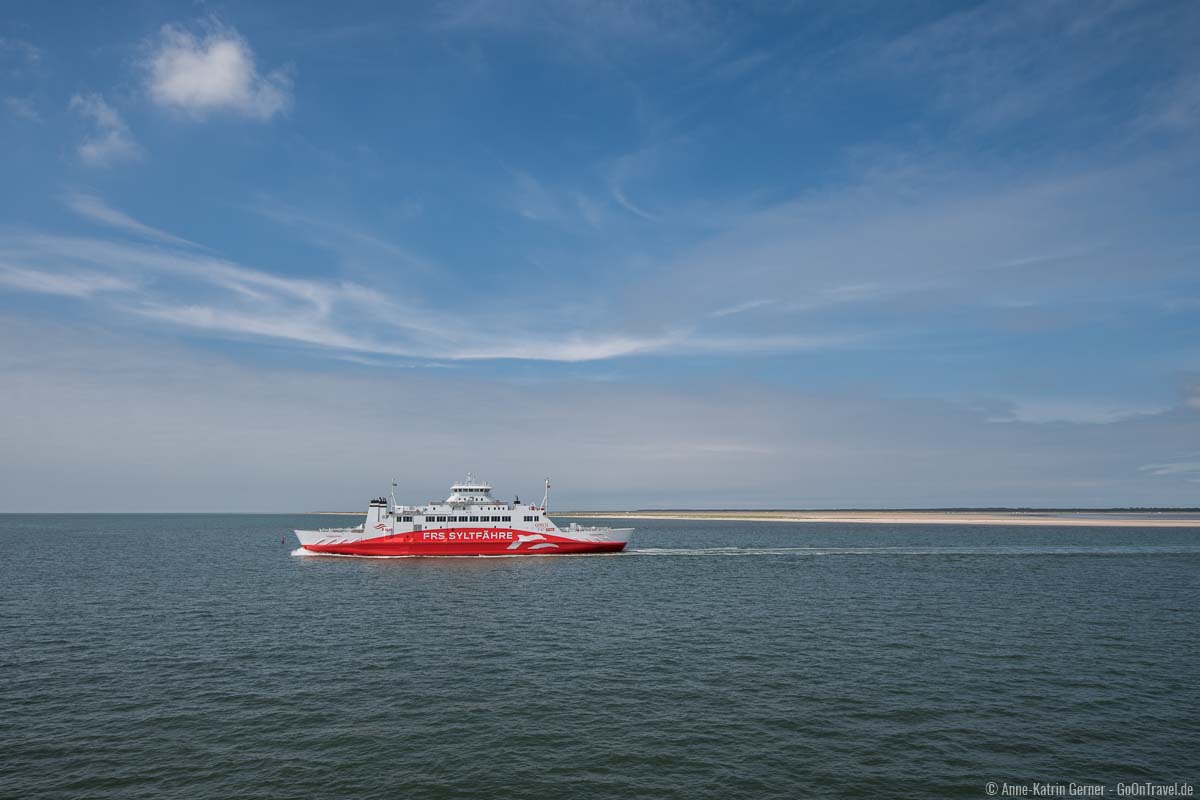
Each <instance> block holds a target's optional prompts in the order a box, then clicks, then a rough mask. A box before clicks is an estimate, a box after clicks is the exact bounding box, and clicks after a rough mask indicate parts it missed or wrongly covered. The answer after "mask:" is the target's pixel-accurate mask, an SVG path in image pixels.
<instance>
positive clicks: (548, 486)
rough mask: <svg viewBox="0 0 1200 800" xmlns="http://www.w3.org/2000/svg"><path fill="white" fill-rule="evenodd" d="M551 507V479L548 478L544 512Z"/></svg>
mask: <svg viewBox="0 0 1200 800" xmlns="http://www.w3.org/2000/svg"><path fill="white" fill-rule="evenodd" d="M549 507H550V479H549V478H546V495H545V496H544V497H543V498H542V511H545V510H546V509H548V508H549Z"/></svg>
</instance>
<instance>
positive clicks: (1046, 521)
mask: <svg viewBox="0 0 1200 800" xmlns="http://www.w3.org/2000/svg"><path fill="white" fill-rule="evenodd" d="M551 516H553V517H586V518H588V519H629V520H635V519H672V520H728V521H731V522H734V521H736V522H837V523H842V524H853V523H872V524H884V525H1054V526H1090V527H1098V526H1099V527H1114V528H1116V527H1138V528H1185V527H1200V516H1196V517H1188V516H1184V515H1182V514H1179V515H1174V514H1172V512H1166V511H1164V512H1147V513H1143V514H1136V513H1132V512H1125V513H1121V512H1100V511H1097V512H1090V513H1089V512H1070V513H1065V512H1064V513H1055V512H1044V511H1031V512H1023V511H1011V512H1005V511H661V512H660V511H619V512H617V511H607V512H583V511H573V512H567V513H552V514H551Z"/></svg>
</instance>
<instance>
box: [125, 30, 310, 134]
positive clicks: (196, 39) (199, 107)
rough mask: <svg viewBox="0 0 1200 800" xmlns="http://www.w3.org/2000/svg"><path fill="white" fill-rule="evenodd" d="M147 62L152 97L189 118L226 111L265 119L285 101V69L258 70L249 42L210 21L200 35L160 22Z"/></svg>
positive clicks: (287, 90)
mask: <svg viewBox="0 0 1200 800" xmlns="http://www.w3.org/2000/svg"><path fill="white" fill-rule="evenodd" d="M147 66H148V71H149V91H150V96H151V97H152V98H153V99H154V102H156V103H158V104H159V105H162V106H165V107H167V108H171V109H174V110H176V111H182V112H184V113H187V114H190V115H191V116H194V117H204V116H206V115H208V114H209V113H212V112H214V111H231V112H235V113H238V114H242V115H244V116H247V117H250V118H252V119H259V120H266V119H270V118H271V117H273V116H275V115H276V114H279V113H282V112H284V111H286V110H287V108H288V106H289V105H290V103H291V88H292V85H291V78H290V77H289V76H288V74H287V73H286V72H285V71H284V70H281V69H277V70H274V71H272V72H270V73H268V74H266V75H262V74H260V73H259V71H258V67H257V66H256V64H255V59H254V53H253V52H252V51H251V49H250V45H249V43H247V42H246V40H245V39H244V38H243V37H242V36H241V35H240V34H238V32H237V31H235V30H233V29H232V28H228V27H225V26H222V25H219V24H216V23H210V25H209V30H208V31H207V32H206V33H205V34H203V35H202V36H197V35H195V34H193V33H191V32H190V31H187V30H185V29H183V28H181V27H179V26H175V25H166V26H164V27H163V29H162V31H161V32H160V35H159V39H158V42H157V45H156V47H155V49H154V52H153V53H152V55H151V56H150V59H149V63H148V65H147Z"/></svg>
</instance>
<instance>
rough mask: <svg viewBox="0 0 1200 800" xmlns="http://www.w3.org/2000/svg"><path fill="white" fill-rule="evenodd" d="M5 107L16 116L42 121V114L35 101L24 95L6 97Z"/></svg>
mask: <svg viewBox="0 0 1200 800" xmlns="http://www.w3.org/2000/svg"><path fill="white" fill-rule="evenodd" d="M4 107H5V108H6V109H8V113H9V114H12V115H13V116H14V117H20V118H21V119H26V120H29V121H30V122H42V115H41V114H39V113H38V111H37V109H36V108H34V106H33V103H32V102H31V101H29V100H27V99H26V98H24V97H6V98H4Z"/></svg>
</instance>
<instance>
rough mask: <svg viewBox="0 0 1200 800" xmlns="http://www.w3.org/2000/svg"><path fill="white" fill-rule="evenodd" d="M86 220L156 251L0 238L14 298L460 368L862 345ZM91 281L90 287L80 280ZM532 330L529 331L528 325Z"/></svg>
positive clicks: (112, 215)
mask: <svg viewBox="0 0 1200 800" xmlns="http://www.w3.org/2000/svg"><path fill="white" fill-rule="evenodd" d="M69 202H70V203H71V205H72V207H73V208H75V210H77V211H79V212H80V213H82V214H84V215H85V216H87V217H89V218H92V219H96V220H97V221H100V222H103V223H105V224H109V225H112V226H114V227H116V228H117V229H119V230H123V231H128V232H131V233H135V234H137V235H138V236H139V237H141V238H143V239H148V240H150V241H149V242H148V243H140V242H130V241H113V240H108V239H100V238H84V237H75V236H62V235H51V234H30V233H14V232H7V233H3V234H0V258H6V259H8V260H10V261H11V262H12V263H21V264H24V265H27V266H25V267H24V268H23V269H22V270H21V271H20V272H12V273H11V274H10V275H9V278H8V279H7V280H6V281H5V283H6V285H8V286H9V287H10V288H14V289H21V290H25V291H42V292H50V293H57V294H65V295H71V296H75V297H92V296H93V295H95V294H97V293H98V292H100V291H102V290H103V291H104V292H105V303H106V304H107V305H109V306H111V307H112V308H114V309H116V310H118V311H122V312H124V313H125V314H127V315H128V316H129V317H130V318H132V319H142V320H147V321H154V322H156V323H165V324H170V325H173V326H176V327H179V328H183V329H192V330H196V331H204V332H207V333H209V334H211V335H218V336H226V337H234V338H239V339H261V340H274V341H280V342H290V343H293V344H297V345H303V346H310V347H317V348H322V349H328V350H338V351H345V352H349V353H360V354H374V355H382V356H395V357H419V358H431V359H442V360H448V361H460V360H493V359H521V360H535V361H563V362H583V361H596V360H603V359H610V358H619V357H624V356H632V355H645V354H666V353H735V352H747V353H751V352H779V351H803V350H819V349H830V348H841V347H847V346H853V345H854V344H855V341H854V340H853V337H846V336H832V335H823V334H815V335H803V334H799V333H795V334H791V335H777V334H772V335H764V336H754V335H747V334H728V333H723V332H720V331H706V330H704V329H703V327H702V326H697V325H695V324H679V323H671V324H663V325H658V326H654V327H653V328H650V329H645V328H642V329H640V330H638V331H637V332H629V331H625V330H621V329H620V328H614V327H599V328H587V327H581V326H580V325H579V323H577V322H575V321H573V320H572V319H571V317H570V316H569V315H566V316H562V315H558V314H556V313H555V312H554V311H553V309H552V308H551V309H549V310H548V311H547V312H546V313H544V314H540V315H537V316H536V317H533V318H530V317H529V316H528V315H527V314H525V313H524V309H525V305H526V304H525V303H520V304H518V311H517V312H514V313H513V314H507V313H503V309H504V304H503V303H499V304H497V305H496V306H495V308H496V309H497V310H498V313H489V314H485V315H478V314H473V313H471V312H470V310H462V311H460V310H459V309H458V305H455V306H454V307H453V308H448V307H446V306H445V304H437V303H434V304H432V305H424V304H421V303H420V302H419V301H418V300H416V299H415V298H413V297H411V296H406V297H404V298H403V299H399V298H397V297H393V296H391V295H389V294H387V293H383V292H380V291H376V290H374V289H371V288H369V287H366V286H362V285H359V284H356V283H352V282H345V281H341V282H339V281H334V280H321V279H310V278H297V277H288V276H282V275H278V274H275V273H271V272H267V271H264V270H260V269H256V268H253V267H248V266H245V265H242V264H238V263H236V262H233V261H230V260H227V259H222V258H218V257H215V256H212V255H208V254H206V253H203V252H198V251H197V249H196V246H195V245H193V244H192V243H191V242H187V241H186V240H183V239H180V238H179V237H175V236H173V235H172V234H169V233H166V232H164V231H161V230H158V229H156V228H152V227H151V226H147V225H145V224H144V223H142V222H140V221H138V220H136V219H134V218H132V217H130V216H129V215H127V214H125V213H124V212H121V211H119V210H117V209H114V208H112V207H111V206H109V205H108V204H107V203H105V202H104V201H102V200H100V199H99V198H96V197H92V196H89V195H74V196H72V197H71V198H70V199H69ZM81 276H83V277H87V278H88V280H83V279H82V278H81ZM530 320H532V323H531V322H530Z"/></svg>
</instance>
